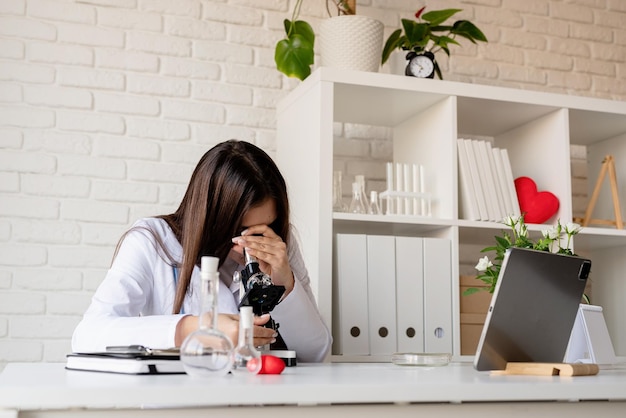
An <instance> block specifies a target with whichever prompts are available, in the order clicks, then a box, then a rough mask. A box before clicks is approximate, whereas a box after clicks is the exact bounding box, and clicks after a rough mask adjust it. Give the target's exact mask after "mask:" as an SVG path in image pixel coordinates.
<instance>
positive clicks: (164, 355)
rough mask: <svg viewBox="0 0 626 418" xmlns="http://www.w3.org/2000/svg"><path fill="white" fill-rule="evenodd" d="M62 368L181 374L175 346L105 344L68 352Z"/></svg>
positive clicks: (181, 369) (143, 373)
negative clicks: (101, 348) (96, 348)
mask: <svg viewBox="0 0 626 418" xmlns="http://www.w3.org/2000/svg"><path fill="white" fill-rule="evenodd" d="M65 368H66V369H67V370H79V371H90V372H105V373H121V374H136V375H146V374H184V373H185V370H184V368H183V364H182V362H181V361H180V353H179V351H178V348H170V349H151V348H148V347H144V346H141V345H130V346H113V347H107V350H106V351H99V352H89V353H70V354H68V355H67V356H66V363H65Z"/></svg>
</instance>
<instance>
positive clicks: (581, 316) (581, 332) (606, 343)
mask: <svg viewBox="0 0 626 418" xmlns="http://www.w3.org/2000/svg"><path fill="white" fill-rule="evenodd" d="M564 361H565V362H566V363H577V362H579V363H595V364H604V365H607V364H614V363H615V362H616V358H615V351H614V349H613V344H612V342H611V337H610V336H609V330H608V328H607V326H606V322H605V321H604V315H603V314H602V307H601V306H595V305H585V304H580V306H579V307H578V313H577V314H576V321H575V322H574V327H573V328H572V335H571V336H570V340H569V344H568V346H567V352H566V354H565V360H564Z"/></svg>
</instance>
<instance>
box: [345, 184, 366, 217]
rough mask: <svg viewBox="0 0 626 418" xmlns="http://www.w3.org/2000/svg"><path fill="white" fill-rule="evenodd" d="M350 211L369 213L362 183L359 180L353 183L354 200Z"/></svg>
mask: <svg viewBox="0 0 626 418" xmlns="http://www.w3.org/2000/svg"><path fill="white" fill-rule="evenodd" d="M349 212H350V213H367V211H366V209H365V202H364V201H363V194H362V193H361V185H360V184H359V183H357V182H354V183H352V201H351V202H350V209H349Z"/></svg>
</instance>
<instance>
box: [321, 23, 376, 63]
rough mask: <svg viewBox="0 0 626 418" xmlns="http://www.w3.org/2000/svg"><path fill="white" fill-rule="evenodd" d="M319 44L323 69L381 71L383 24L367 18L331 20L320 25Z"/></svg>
mask: <svg viewBox="0 0 626 418" xmlns="http://www.w3.org/2000/svg"><path fill="white" fill-rule="evenodd" d="M319 45H320V60H321V65H322V66H325V67H337V68H346V69H350V70H357V71H370V72H378V69H379V68H380V61H381V54H382V48H383V24H382V22H380V21H378V20H376V19H373V18H371V17H367V16H359V15H344V16H336V17H331V18H329V19H325V20H323V21H322V23H321V24H320V35H319Z"/></svg>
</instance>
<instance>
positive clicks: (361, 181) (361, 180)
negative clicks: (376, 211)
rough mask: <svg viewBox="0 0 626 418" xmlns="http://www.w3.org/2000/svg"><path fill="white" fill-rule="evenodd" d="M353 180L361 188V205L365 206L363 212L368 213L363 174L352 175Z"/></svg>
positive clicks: (368, 206) (368, 207) (368, 205)
mask: <svg viewBox="0 0 626 418" xmlns="http://www.w3.org/2000/svg"><path fill="white" fill-rule="evenodd" d="M354 181H356V182H357V183H359V187H360V188H361V200H362V201H363V206H364V208H365V212H364V213H369V211H370V204H369V202H368V201H367V194H366V193H365V176H364V175H363V174H357V175H356V176H354Z"/></svg>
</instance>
